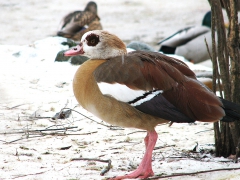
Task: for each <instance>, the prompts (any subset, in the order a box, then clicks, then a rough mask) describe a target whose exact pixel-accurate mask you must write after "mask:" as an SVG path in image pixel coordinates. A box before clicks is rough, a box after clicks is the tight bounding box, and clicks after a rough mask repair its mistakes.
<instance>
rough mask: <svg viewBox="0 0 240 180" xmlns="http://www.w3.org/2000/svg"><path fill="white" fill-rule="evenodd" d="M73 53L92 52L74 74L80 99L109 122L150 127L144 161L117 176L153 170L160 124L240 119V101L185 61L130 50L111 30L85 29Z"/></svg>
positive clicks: (145, 174) (140, 174) (141, 175)
mask: <svg viewBox="0 0 240 180" xmlns="http://www.w3.org/2000/svg"><path fill="white" fill-rule="evenodd" d="M73 55H85V56H88V57H89V58H90V60H88V61H86V62H85V63H84V64H82V65H81V66H80V67H79V69H78V70H77V72H76V74H75V77H74V80H73V90H74V95H75V97H76V99H77V100H78V102H79V104H80V105H81V106H82V107H83V108H85V109H86V110H88V111H89V112H91V113H93V114H94V115H95V116H97V117H99V118H100V119H102V120H104V121H106V122H108V123H110V124H113V125H117V126H122V127H133V128H139V129H144V130H147V136H146V137H145V139H144V141H145V146H146V152H145V155H144V157H143V159H142V162H141V163H140V165H139V167H138V168H137V169H136V170H135V171H133V172H132V173H130V174H128V175H125V176H118V177H115V178H112V179H127V178H148V177H150V176H152V175H154V173H153V171H152V151H153V149H154V146H155V143H156V141H157V138H158V135H157V133H156V131H155V130H154V128H155V126H156V125H158V124H162V123H167V122H170V121H172V122H194V121H196V120H198V121H204V122H214V121H218V120H220V119H222V120H224V121H234V120H239V119H240V114H239V113H240V112H239V111H240V110H239V111H237V110H236V109H240V108H239V106H237V105H236V104H234V103H231V102H228V101H226V100H223V99H219V98H218V97H217V96H216V95H215V94H214V93H213V92H212V91H211V90H210V89H209V88H207V87H206V86H205V85H204V84H203V83H201V82H199V81H198V80H197V79H196V77H195V74H194V73H193V72H192V71H191V70H190V69H189V68H188V66H187V65H186V64H185V63H183V62H181V61H180V60H178V59H175V58H172V57H168V56H165V55H163V54H160V53H157V52H145V51H135V52H131V53H127V52H126V47H125V45H124V43H123V42H122V41H121V40H120V39H119V38H118V37H117V36H115V35H112V34H110V33H108V32H106V31H99V30H98V31H91V32H88V33H86V34H84V35H83V37H82V41H81V43H80V44H79V45H78V46H76V47H74V48H73V49H71V50H69V51H67V52H65V56H73ZM224 105H226V106H227V108H225V107H224Z"/></svg>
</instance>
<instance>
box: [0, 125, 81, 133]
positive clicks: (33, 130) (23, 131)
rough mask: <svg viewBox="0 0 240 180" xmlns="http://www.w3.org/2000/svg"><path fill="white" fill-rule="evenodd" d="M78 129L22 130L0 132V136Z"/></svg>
mask: <svg viewBox="0 0 240 180" xmlns="http://www.w3.org/2000/svg"><path fill="white" fill-rule="evenodd" d="M74 128H78V126H72V127H64V128H54V129H35V130H25V131H24V130H22V131H17V132H0V134H21V133H26V132H28V133H29V132H43V131H61V130H64V131H66V130H68V129H74Z"/></svg>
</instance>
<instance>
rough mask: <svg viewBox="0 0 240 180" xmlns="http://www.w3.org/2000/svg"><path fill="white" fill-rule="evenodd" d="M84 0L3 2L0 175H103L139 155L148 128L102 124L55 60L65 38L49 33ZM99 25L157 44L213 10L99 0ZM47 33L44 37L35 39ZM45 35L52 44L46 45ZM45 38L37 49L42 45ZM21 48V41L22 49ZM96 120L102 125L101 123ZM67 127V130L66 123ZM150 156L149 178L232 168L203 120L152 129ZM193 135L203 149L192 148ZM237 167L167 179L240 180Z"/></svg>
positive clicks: (203, 1) (197, 4) (159, 1)
mask: <svg viewBox="0 0 240 180" xmlns="http://www.w3.org/2000/svg"><path fill="white" fill-rule="evenodd" d="M87 2H88V1H85V0H84V1H77V0H68V1H66V0H63V1H60V2H59V1H57V0H52V1H46V0H43V1H34V0H25V1H15V0H8V1H4V2H3V1H1V2H0V8H1V13H0V24H1V26H0V27H1V36H0V51H1V53H0V61H1V66H0V80H1V81H0V125H1V126H0V179H29V180H30V179H37V180H40V179H64V180H65V179H81V180H82V179H86V180H89V179H106V177H112V176H116V175H122V174H125V173H127V172H128V171H132V170H133V169H134V168H135V167H136V166H137V165H138V163H139V162H140V160H141V158H142V156H143V153H144V143H143V138H144V137H145V134H146V133H145V132H141V131H138V130H136V129H121V128H112V127H108V124H105V123H104V122H102V121H101V120H99V119H97V118H96V117H93V116H92V115H91V114H90V113H88V112H86V111H84V110H83V109H82V108H81V107H79V106H78V105H77V102H76V100H75V98H74V96H73V93H72V86H71V83H72V77H73V75H74V72H75V71H76V69H77V67H76V66H71V65H70V64H69V63H67V62H66V63H54V62H53V61H54V58H55V55H56V53H57V52H58V51H59V50H62V49H66V47H63V46H61V45H59V44H60V41H62V39H60V40H59V39H51V38H50V39H46V38H48V37H50V36H52V35H54V34H55V32H56V31H57V29H58V26H59V23H60V20H61V18H62V17H63V16H64V15H65V14H66V13H68V12H70V11H73V10H78V9H83V8H84V7H85V5H86V4H87ZM97 3H98V8H99V16H100V17H101V21H102V24H103V27H104V29H106V30H108V31H110V32H112V33H115V34H116V35H118V36H119V37H120V38H121V39H123V40H124V42H125V43H128V42H130V41H132V40H140V41H143V42H146V43H148V44H150V45H152V46H154V47H155V48H157V46H156V42H158V41H159V40H161V39H163V38H164V37H167V36H168V35H170V34H172V33H174V32H175V31H176V30H178V29H180V28H182V27H185V26H189V25H196V24H198V25H200V24H201V20H202V17H203V15H204V14H205V12H206V11H208V10H209V9H210V7H209V5H208V2H207V0H198V1H194V0H182V1H181V2H180V1H179V0H172V1H169V0H155V1H144V0H135V1H128V0H124V1H122V0H120V1H112V0H99V1H97ZM42 39H45V40H44V41H40V42H39V41H38V40H42ZM49 42H51V43H49ZM42 44H43V45H44V46H42ZM19 45H25V46H19ZM64 107H67V108H74V110H76V111H77V112H80V113H82V114H84V115H85V116H87V117H90V118H92V119H93V120H95V121H97V122H98V123H96V122H95V121H93V120H90V119H87V118H85V117H84V116H83V115H80V114H78V113H77V112H73V113H72V114H71V116H70V117H69V118H67V119H64V120H61V119H58V120H54V119H52V118H51V117H53V116H54V115H55V114H56V113H57V112H59V111H60V110H61V109H62V108H64ZM99 123H101V124H99ZM68 128H69V129H68ZM156 130H157V132H158V133H159V138H158V142H157V144H156V147H157V148H156V149H155V150H154V155H153V171H154V172H155V175H172V174H175V173H191V172H192V173H194V172H198V171H205V170H213V169H222V168H236V167H239V164H234V163H233V162H232V161H231V160H229V159H225V158H215V157H214V155H213V154H211V153H209V151H211V150H214V147H213V144H214V139H213V136H214V132H213V130H212V124H210V123H196V124H192V125H189V124H173V126H171V127H168V126H167V125H163V126H158V127H157V128H156ZM196 142H197V143H198V144H199V145H200V147H199V148H198V149H197V151H198V152H199V151H200V150H201V149H204V152H202V153H191V152H190V151H191V150H192V149H193V148H194V147H195V145H196ZM79 157H82V158H98V159H103V160H107V159H111V160H112V169H111V170H110V171H109V172H108V173H106V175H105V176H100V175H99V174H100V172H101V170H102V169H103V168H104V167H105V166H106V165H107V164H106V163H103V162H96V161H71V158H79ZM239 176H240V170H235V171H230V170H228V171H223V170H222V171H218V172H212V173H203V174H195V175H191V176H187V175H186V176H181V177H173V178H165V179H174V180H176V179H179V180H180V179H188V180H190V179H191V180H192V179H196V180H200V179H209V180H216V179H238V178H239Z"/></svg>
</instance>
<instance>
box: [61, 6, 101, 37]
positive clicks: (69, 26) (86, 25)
mask: <svg viewBox="0 0 240 180" xmlns="http://www.w3.org/2000/svg"><path fill="white" fill-rule="evenodd" d="M97 29H98V30H99V29H102V25H101V22H100V18H99V17H98V14H97V4H96V3H95V2H93V1H90V2H89V3H88V4H87V6H86V7H85V9H84V11H74V12H72V13H69V14H67V15H66V16H65V17H64V18H63V19H62V25H61V28H60V31H58V32H57V35H58V36H63V37H65V38H69V39H73V40H75V41H80V40H81V38H82V35H83V34H84V33H86V32H88V31H91V30H97Z"/></svg>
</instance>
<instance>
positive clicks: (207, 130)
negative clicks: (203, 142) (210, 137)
mask: <svg viewBox="0 0 240 180" xmlns="http://www.w3.org/2000/svg"><path fill="white" fill-rule="evenodd" d="M207 131H213V129H208V130H204V131H199V132H196V133H195V134H198V133H202V132H207Z"/></svg>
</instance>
